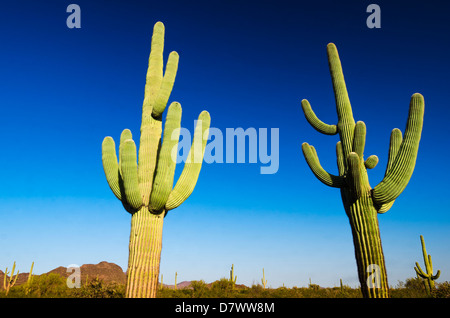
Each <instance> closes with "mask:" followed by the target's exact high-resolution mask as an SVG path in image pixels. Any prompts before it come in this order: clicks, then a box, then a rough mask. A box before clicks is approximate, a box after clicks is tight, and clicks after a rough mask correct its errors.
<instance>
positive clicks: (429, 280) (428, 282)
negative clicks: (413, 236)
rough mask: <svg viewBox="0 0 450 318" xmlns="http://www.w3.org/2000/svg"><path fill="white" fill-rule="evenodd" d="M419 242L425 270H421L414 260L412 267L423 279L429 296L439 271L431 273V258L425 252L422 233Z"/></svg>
mask: <svg viewBox="0 0 450 318" xmlns="http://www.w3.org/2000/svg"><path fill="white" fill-rule="evenodd" d="M420 242H421V244H422V254H423V261H424V263H425V271H423V270H422V268H421V267H420V265H419V263H418V262H416V267H414V270H415V271H416V274H417V276H418V277H421V278H423V279H424V285H425V289H426V291H427V294H428V295H429V296H431V291H432V290H433V289H434V286H435V284H434V281H435V280H437V279H438V278H439V276H440V275H441V271H440V270H438V271H437V272H436V275H433V262H432V260H431V255H429V254H428V253H427V250H426V247H425V240H424V238H423V236H422V235H421V236H420Z"/></svg>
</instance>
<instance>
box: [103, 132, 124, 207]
mask: <svg viewBox="0 0 450 318" xmlns="http://www.w3.org/2000/svg"><path fill="white" fill-rule="evenodd" d="M102 162H103V170H104V172H105V176H106V181H107V182H108V185H109V187H110V188H111V190H112V192H113V193H114V195H115V196H116V197H117V198H118V199H119V200H121V199H122V195H121V191H120V185H119V177H120V176H119V165H118V163H117V155H116V145H115V143H114V140H113V139H112V138H111V137H105V139H103V143H102Z"/></svg>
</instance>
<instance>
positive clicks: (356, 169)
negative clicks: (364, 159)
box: [347, 152, 363, 199]
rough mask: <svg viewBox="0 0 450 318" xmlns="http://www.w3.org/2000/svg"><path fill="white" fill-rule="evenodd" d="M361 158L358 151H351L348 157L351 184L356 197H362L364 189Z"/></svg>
mask: <svg viewBox="0 0 450 318" xmlns="http://www.w3.org/2000/svg"><path fill="white" fill-rule="evenodd" d="M360 161H361V159H360V158H359V155H358V154H357V153H356V152H351V153H349V155H348V157H347V164H348V174H349V178H348V180H349V185H350V189H351V192H352V193H353V195H354V196H355V198H356V199H358V198H360V197H361V195H362V190H363V181H362V175H361V166H360Z"/></svg>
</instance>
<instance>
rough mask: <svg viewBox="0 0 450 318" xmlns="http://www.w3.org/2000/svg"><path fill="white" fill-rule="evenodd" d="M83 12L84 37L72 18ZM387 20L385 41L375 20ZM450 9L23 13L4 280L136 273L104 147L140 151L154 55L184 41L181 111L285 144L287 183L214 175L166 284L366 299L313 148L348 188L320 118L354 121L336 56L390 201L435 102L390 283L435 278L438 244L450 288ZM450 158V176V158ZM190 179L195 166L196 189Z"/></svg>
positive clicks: (112, 7)
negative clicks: (390, 162)
mask: <svg viewBox="0 0 450 318" xmlns="http://www.w3.org/2000/svg"><path fill="white" fill-rule="evenodd" d="M71 3H77V4H78V5H79V6H80V8H81V28H80V29H69V28H67V26H66V18H67V16H68V15H69V13H67V12H66V8H67V6H68V5H69V4H71ZM370 3H377V4H378V5H380V8H381V29H369V28H368V27H367V26H366V19H367V17H368V15H369V13H366V8H367V6H368V5H369V4H370ZM449 10H450V4H448V3H445V2H443V1H439V2H438V1H431V2H423V1H420V2H419V1H395V4H394V3H392V1H340V2H339V4H338V3H335V2H334V1H314V3H311V1H282V0H279V1H273V0H271V1H234V0H233V1H76V2H75V1H60V0H58V1H56V0H53V1H45V2H43V3H36V2H33V1H9V2H8V3H5V4H2V9H1V10H0V30H1V31H0V43H1V47H2V49H1V50H0V70H1V72H0V83H1V85H0V97H1V98H0V101H1V105H0V109H1V113H0V134H1V136H2V147H1V150H0V153H1V155H0V166H1V167H3V169H2V174H1V178H0V179H1V182H0V217H1V222H0V223H1V227H0V251H1V253H0V269H2V270H4V268H5V267H7V266H8V267H11V266H12V263H13V261H16V263H17V267H18V269H19V270H20V271H21V272H27V271H28V270H29V267H30V265H31V262H33V261H34V262H35V267H34V272H35V273H38V274H40V273H44V272H47V271H49V270H51V269H53V268H55V267H58V266H68V265H70V264H79V265H82V264H88V263H90V264H95V263H98V262H101V261H109V262H114V263H116V264H118V265H120V266H121V267H122V268H123V269H124V270H125V269H126V265H127V258H128V236H129V230H130V215H129V214H128V213H127V212H125V211H124V209H123V207H122V205H121V203H120V202H119V201H118V200H117V199H116V198H115V197H114V195H113V194H112V192H111V190H110V189H109V187H108V185H107V183H106V179H105V177H104V173H103V168H102V163H101V142H102V140H103V138H104V137H105V136H112V137H113V138H115V139H116V140H117V139H118V138H119V136H120V133H121V131H122V130H123V129H125V128H129V129H131V131H132V132H133V133H134V135H135V136H138V135H139V128H140V120H141V106H142V99H143V89H144V84H145V74H146V70H147V62H148V54H149V52H150V39H151V33H152V28H153V25H154V23H155V22H157V21H162V22H163V23H164V24H165V26H166V37H165V51H164V57H165V58H167V56H168V54H169V52H170V51H172V50H175V51H177V52H178V53H179V54H180V64H179V69H178V75H177V79H176V82H175V87H174V90H173V92H172V95H171V98H170V101H178V102H180V103H181V105H182V107H183V117H182V125H183V127H186V128H188V129H190V130H191V131H193V126H194V120H195V119H196V118H197V116H198V114H199V113H200V112H201V111H202V110H204V109H206V110H208V111H209V113H210V114H211V118H212V123H211V125H212V127H217V128H219V129H221V130H223V131H225V129H226V128H238V127H242V128H244V129H247V128H249V127H254V128H256V129H258V128H267V129H269V130H270V128H279V133H280V137H279V138H280V140H279V147H280V153H279V158H280V161H279V170H278V172H277V173H276V174H272V175H262V174H260V167H261V165H262V164H261V163H252V164H250V163H246V164H236V163H235V164H229V163H228V164H227V163H222V164H218V163H213V164H204V165H203V168H202V171H201V173H200V178H199V181H198V183H197V186H196V188H195V190H194V193H193V194H192V195H191V197H190V198H189V199H188V200H187V201H186V202H185V203H184V204H183V205H182V206H180V207H179V208H177V209H176V210H174V211H172V212H170V213H169V214H168V216H167V218H166V220H165V224H164V236H163V251H162V260H161V273H162V274H163V275H164V282H165V283H173V281H174V275H175V272H178V282H180V281H183V280H199V279H203V280H205V281H207V282H211V281H214V280H216V279H219V278H221V277H228V275H229V269H230V267H231V264H234V267H235V273H236V275H237V276H238V283H241V284H247V285H251V284H252V283H259V282H260V279H261V277H262V268H264V269H265V275H266V279H267V280H268V285H270V286H272V287H278V286H281V285H282V284H283V283H284V284H285V286H288V287H291V286H306V285H307V284H308V283H309V279H310V278H311V281H312V282H314V283H317V284H320V285H321V286H335V285H338V284H339V279H340V278H342V279H343V281H344V283H346V284H348V285H350V286H352V287H355V286H357V285H358V279H357V271H356V262H355V259H354V250H353V243H352V238H351V232H350V226H349V224H348V220H347V217H346V215H345V212H344V210H343V207H342V203H341V200H340V194H339V191H338V190H337V189H332V188H328V187H326V186H325V185H323V184H321V183H320V182H319V181H318V180H317V179H316V178H315V177H314V176H313V174H312V173H311V171H310V170H309V168H308V166H307V164H306V162H305V160H304V158H303V155H302V151H301V144H302V143H303V142H305V141H306V142H308V143H310V144H313V145H314V146H315V147H316V149H317V151H318V154H319V157H320V159H321V162H322V164H323V166H324V167H325V168H326V169H327V170H328V171H331V172H335V171H336V170H337V168H336V161H335V150H334V149H335V144H336V142H337V138H338V137H337V136H332V137H330V136H324V135H321V134H319V133H318V132H316V131H315V130H314V129H313V128H312V127H311V126H310V125H309V124H308V123H307V122H306V120H305V118H304V116H303V113H302V111H301V106H300V101H301V100H302V99H303V98H307V99H308V100H309V101H310V102H311V105H312V107H313V109H314V110H315V112H316V113H317V114H318V116H319V118H321V119H322V120H323V121H325V122H328V123H334V122H335V121H336V120H337V115H336V111H335V104H334V96H333V90H332V86H331V81H330V77H329V71H328V63H327V57H326V45H327V43H329V42H333V43H335V44H336V45H337V48H338V50H339V53H340V57H341V62H342V65H343V69H344V75H345V78H346V81H347V88H348V91H349V95H350V100H351V102H352V107H353V113H354V116H355V120H362V121H364V122H365V123H366V125H367V143H366V152H365V153H366V157H367V156H369V155H371V154H376V155H377V156H378V157H379V158H380V163H379V164H378V166H377V167H376V168H375V169H373V170H372V171H370V172H369V178H370V180H371V184H372V186H375V185H376V184H377V183H378V182H380V181H381V180H382V178H383V175H384V169H385V165H386V159H387V154H388V145H389V135H390V132H391V130H392V129H393V128H396V127H397V128H400V129H401V130H402V131H404V128H405V124H406V119H407V114H408V105H409V99H410V97H411V95H412V94H413V93H415V92H420V93H422V94H423V95H424V97H425V104H426V106H425V121H424V129H423V134H422V140H421V144H420V148H419V156H418V159H417V164H416V168H415V171H414V174H413V176H412V179H411V181H410V183H409V185H408V187H407V188H406V190H405V191H404V192H403V193H402V195H401V196H400V197H399V198H398V199H397V200H396V203H395V205H394V207H393V208H392V209H391V210H390V211H389V212H387V213H386V214H383V215H379V222H380V231H381V237H382V242H383V249H384V252H385V258H386V263H387V270H388V279H389V283H390V285H396V284H397V282H398V281H399V280H402V281H405V279H407V278H409V277H414V276H415V272H414V269H413V267H414V263H415V262H416V261H419V262H420V264H423V260H422V254H421V246H420V239H419V235H421V234H422V235H424V237H425V241H426V244H427V249H428V252H429V253H430V254H431V255H432V257H433V263H434V266H435V269H440V270H441V272H442V274H441V278H440V279H439V280H438V282H439V281H445V280H450V253H449V248H448V246H450V237H449V230H450V216H449V213H448V212H449V211H448V206H450V198H449V195H448V193H447V188H448V184H447V182H448V181H447V180H448V179H449V176H450V171H449V167H448V165H446V163H445V158H447V157H448V155H449V150H448V139H447V138H448V133H449V132H450V128H449V127H450V126H449V125H448V118H449V115H450V110H449V107H448V101H447V94H448V87H449V84H450V83H449V79H448V74H449V72H450V63H449V62H448V56H450V46H449V44H448V36H449V34H450V25H449V24H448V22H446V21H447V14H448V12H449ZM438 159H439V160H438ZM181 169H182V164H181V165H179V166H178V167H177V174H179V173H180V171H181Z"/></svg>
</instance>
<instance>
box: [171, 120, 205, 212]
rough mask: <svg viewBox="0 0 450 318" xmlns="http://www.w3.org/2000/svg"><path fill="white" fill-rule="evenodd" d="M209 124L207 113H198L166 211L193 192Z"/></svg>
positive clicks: (200, 165)
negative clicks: (183, 161) (190, 142)
mask: <svg viewBox="0 0 450 318" xmlns="http://www.w3.org/2000/svg"><path fill="white" fill-rule="evenodd" d="M210 124H211V117H210V115H209V113H208V112H207V111H203V112H201V113H200V115H199V117H198V120H197V125H196V127H195V131H194V138H193V141H192V145H191V149H190V150H189V154H188V156H187V160H186V162H185V164H184V168H183V171H182V172H181V175H180V177H179V179H178V181H177V183H176V185H175V187H174V188H173V190H172V191H171V192H170V194H169V198H168V199H167V203H166V207H165V208H166V210H167V211H169V210H172V209H175V208H176V207H178V206H179V205H180V204H181V203H183V202H184V201H185V200H186V199H187V198H188V197H189V196H190V195H191V194H192V191H194V188H195V185H196V184H197V180H198V176H199V174H200V170H201V167H202V163H203V155H204V153H205V147H206V141H207V139H208V138H207V137H208V132H209V126H210Z"/></svg>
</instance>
